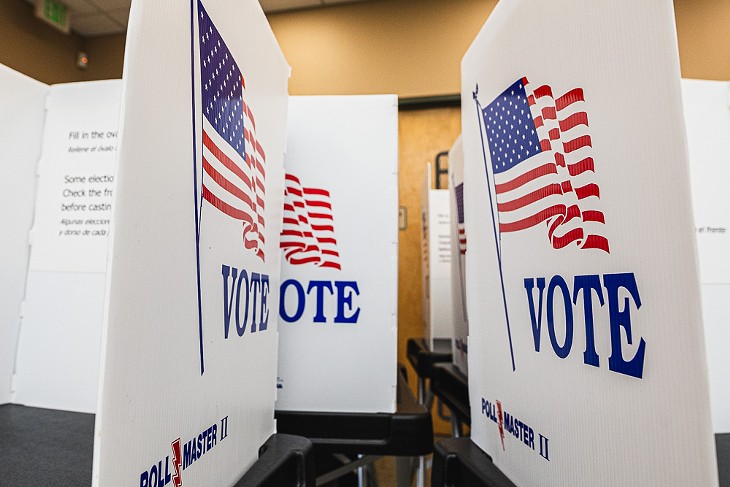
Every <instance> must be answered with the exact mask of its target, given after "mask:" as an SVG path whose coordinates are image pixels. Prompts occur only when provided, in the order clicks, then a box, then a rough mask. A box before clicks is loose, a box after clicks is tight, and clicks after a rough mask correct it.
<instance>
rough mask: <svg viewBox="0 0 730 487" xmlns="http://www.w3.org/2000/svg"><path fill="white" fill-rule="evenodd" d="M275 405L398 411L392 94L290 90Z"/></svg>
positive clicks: (296, 408)
mask: <svg viewBox="0 0 730 487" xmlns="http://www.w3.org/2000/svg"><path fill="white" fill-rule="evenodd" d="M285 170H286V176H285V192H284V215H283V217H284V218H283V228H282V232H281V254H282V255H281V266H282V271H281V280H282V284H281V305H280V308H279V310H280V328H279V333H280V335H279V336H280V341H279V343H280V353H279V377H278V385H277V387H278V399H277V403H276V407H277V410H280V411H328V412H372V413H376V412H385V413H393V412H395V410H396V373H397V368H396V357H397V333H398V326H397V324H398V323H397V293H398V222H397V214H398V212H397V206H398V100H397V98H396V97H395V96H392V95H378V96H312V97H292V98H291V99H290V104H289V117H288V133H287V153H286V160H285Z"/></svg>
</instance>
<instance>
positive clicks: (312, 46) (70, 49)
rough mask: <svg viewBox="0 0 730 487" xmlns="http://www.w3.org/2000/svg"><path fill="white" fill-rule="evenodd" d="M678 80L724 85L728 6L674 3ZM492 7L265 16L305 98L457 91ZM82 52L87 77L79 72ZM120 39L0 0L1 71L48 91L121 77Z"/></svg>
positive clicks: (410, 4) (447, 3) (449, 4)
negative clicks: (66, 27)
mask: <svg viewBox="0 0 730 487" xmlns="http://www.w3.org/2000/svg"><path fill="white" fill-rule="evenodd" d="M674 3H675V7H676V12H677V31H678V37H679V51H680V58H681V63H682V75H683V76H685V77H691V78H705V79H723V80H728V79H730V0H675V2H674ZM495 4H496V0H373V1H370V2H362V3H354V4H345V5H339V6H333V7H329V8H323V9H312V10H300V11H296V12H286V13H278V14H272V15H270V16H269V20H270V22H271V26H272V29H273V31H274V34H275V35H276V36H277V38H278V40H279V43H280V44H281V46H282V50H283V51H284V54H285V55H286V57H287V60H288V61H289V64H290V65H291V66H292V79H291V83H290V91H291V93H292V94H295V95H304V94H353V93H358V94H359V93H397V94H398V95H400V96H427V95H443V94H451V93H456V92H458V91H459V63H460V61H461V57H462V55H463V54H464V52H465V51H466V49H467V47H468V46H469V44H470V43H471V41H472V39H473V38H474V36H475V35H476V33H477V32H478V31H479V28H480V27H481V25H482V24H483V23H484V21H485V20H486V18H487V16H488V15H489V13H490V12H491V11H492V9H493V8H494V5H495ZM82 49H83V50H85V51H86V52H87V54H88V55H89V59H90V63H89V68H88V69H87V70H86V71H81V70H79V69H78V68H76V66H75V60H76V52H78V51H79V50H82ZM123 57H124V35H123V34H121V35H111V36H100V37H90V38H86V39H84V38H82V37H80V36H78V35H76V34H71V35H65V34H62V33H61V32H58V31H56V30H55V29H53V28H52V27H50V26H47V25H45V24H43V23H42V22H41V21H39V20H38V19H36V18H35V17H34V16H33V8H32V6H31V5H30V4H28V3H26V2H25V1H23V0H0V63H2V64H6V65H8V66H10V67H12V68H14V69H16V70H18V71H20V72H22V73H25V74H27V75H29V76H31V77H33V78H36V79H38V80H40V81H43V82H46V83H60V82H68V81H83V80H91V79H107V78H119V77H120V76H121V75H122V63H123Z"/></svg>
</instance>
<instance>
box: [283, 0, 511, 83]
mask: <svg viewBox="0 0 730 487" xmlns="http://www.w3.org/2000/svg"><path fill="white" fill-rule="evenodd" d="M496 3H497V2H496V0H449V1H444V0H376V1H372V2H365V3H353V4H347V5H341V6H337V7H330V8H326V9H317V10H303V11H298V12H289V13H282V14H274V15H270V16H269V21H270V23H271V27H272V29H273V31H274V33H275V34H276V37H277V39H278V41H279V44H280V45H281V48H282V50H283V51H284V54H285V56H286V58H287V60H288V61H289V64H290V65H291V67H292V78H291V82H290V85H289V86H290V92H291V93H292V94H298V95H310V94H323V93H336V94H354V93H358V94H361V93H397V94H398V95H401V96H424V95H438V94H444V93H456V92H458V91H459V65H460V63H461V58H462V56H463V55H464V53H465V52H466V49H467V48H468V47H469V45H470V44H471V41H472V40H473V39H474V37H475V36H476V34H477V32H479V28H480V27H481V26H482V25H483V24H484V21H485V20H486V19H487V17H488V16H489V13H490V12H491V11H492V8H494V5H495V4H496Z"/></svg>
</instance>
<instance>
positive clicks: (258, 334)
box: [94, 1, 289, 485]
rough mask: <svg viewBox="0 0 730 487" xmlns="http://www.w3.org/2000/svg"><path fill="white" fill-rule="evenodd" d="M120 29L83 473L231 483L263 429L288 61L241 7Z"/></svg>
mask: <svg viewBox="0 0 730 487" xmlns="http://www.w3.org/2000/svg"><path fill="white" fill-rule="evenodd" d="M183 19H188V21H184V20H183ZM161 26H164V27H165V28H161ZM127 39H128V43H127V46H126V57H125V67H124V69H125V71H124V73H125V74H124V85H123V89H122V113H123V116H122V120H121V125H120V132H121V139H120V145H119V157H118V168H117V181H116V184H117V188H116V190H117V193H118V195H117V198H116V199H115V205H116V207H115V213H114V225H113V230H112V241H111V253H110V259H109V271H108V283H107V299H106V305H105V324H104V337H103V345H102V346H103V348H102V350H103V354H102V357H103V358H102V371H101V372H102V383H101V393H100V401H99V404H100V408H99V412H98V416H97V421H96V442H95V445H94V447H95V455H94V482H95V484H96V485H107V484H108V483H110V482H112V479H113V481H114V482H123V483H137V482H140V479H144V478H145V477H146V478H148V479H149V483H150V485H154V482H153V480H154V479H155V478H157V479H159V478H162V471H163V470H164V471H165V478H166V477H167V474H168V473H170V474H171V475H173V476H174V477H175V478H176V479H180V478H181V477H182V478H183V479H184V481H185V482H186V483H188V482H190V483H193V484H226V483H231V482H234V481H235V480H236V479H238V478H240V477H241V475H242V474H243V472H245V471H246V469H247V468H248V467H250V466H251V465H252V464H253V462H254V460H255V459H256V457H257V452H258V448H259V446H261V445H262V444H263V443H264V441H265V440H266V439H267V438H268V437H269V436H270V435H271V434H272V433H274V430H275V425H274V419H273V416H274V414H273V410H274V399H275V383H276V372H275V371H276V358H277V357H276V354H277V340H278V336H277V316H276V310H277V309H278V305H279V302H278V297H279V296H278V289H279V270H280V263H279V258H278V257H279V254H278V241H279V239H278V236H279V234H280V232H281V218H282V216H281V207H282V200H281V198H282V194H283V188H282V184H283V180H284V170H283V155H284V147H285V133H286V109H287V80H288V76H289V68H288V66H287V64H286V62H285V60H284V58H283V55H282V54H281V51H280V50H279V47H278V45H277V43H276V40H275V39H274V37H273V35H272V33H271V30H270V27H269V25H268V23H267V22H266V19H265V17H264V14H263V12H262V11H261V8H260V7H259V5H258V3H257V2H255V1H247V2H236V3H235V4H233V3H230V2H214V1H205V2H203V1H196V2H193V3H192V5H191V4H180V3H178V2H161V3H154V4H153V3H152V2H138V3H136V4H134V5H133V6H132V10H131V12H130V23H129V31H128V34H127ZM150 46H155V49H150ZM158 52H164V53H165V62H164V63H163V64H162V65H161V66H162V68H163V69H160V68H159V66H160V56H159V55H158ZM132 446H134V447H132ZM174 482H175V483H177V480H174ZM142 483H144V482H142Z"/></svg>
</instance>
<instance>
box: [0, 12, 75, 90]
mask: <svg viewBox="0 0 730 487" xmlns="http://www.w3.org/2000/svg"><path fill="white" fill-rule="evenodd" d="M82 45H83V39H82V38H81V37H80V36H78V35H76V34H71V35H66V34H63V33H62V32H60V31H58V30H56V29H54V28H53V27H51V26H49V25H46V24H43V23H42V22H41V21H40V20H38V19H36V18H35V17H34V16H33V6H32V5H30V4H28V3H26V2H23V1H21V0H0V63H2V64H5V65H6V66H10V67H11V68H13V69H15V70H16V71H20V72H21V73H23V74H26V75H28V76H30V77H31V78H35V79H37V80H39V81H43V82H44V83H61V82H65V81H81V80H82V79H83V72H82V71H80V70H79V69H78V68H76V52H78V51H79V50H80V49H81V46H82Z"/></svg>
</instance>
